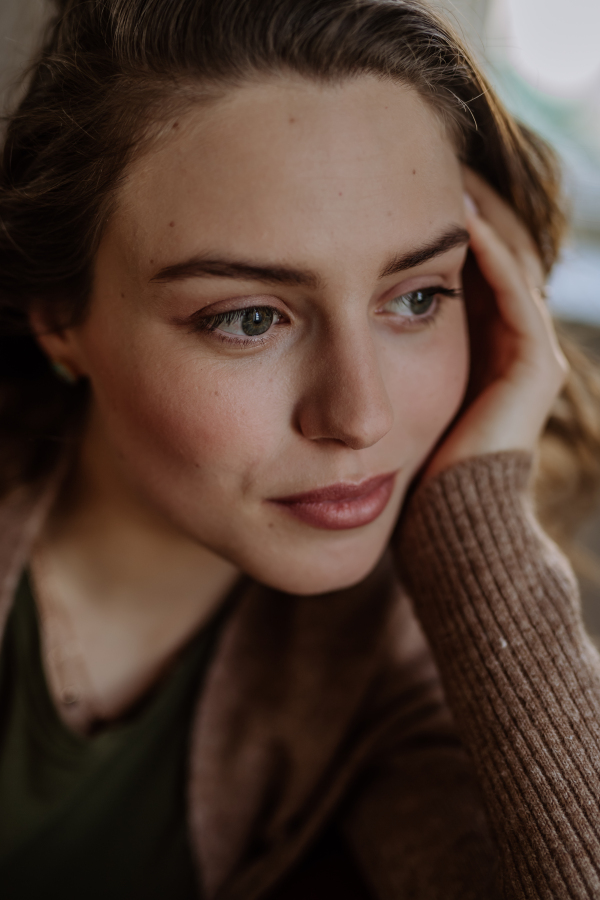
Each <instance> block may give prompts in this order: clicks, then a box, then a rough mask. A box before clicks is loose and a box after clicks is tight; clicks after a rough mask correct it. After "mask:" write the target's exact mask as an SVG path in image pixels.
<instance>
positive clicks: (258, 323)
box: [240, 306, 274, 335]
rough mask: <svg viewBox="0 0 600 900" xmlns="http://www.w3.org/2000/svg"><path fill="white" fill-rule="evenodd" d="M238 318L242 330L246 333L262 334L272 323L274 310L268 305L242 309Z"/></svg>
mask: <svg viewBox="0 0 600 900" xmlns="http://www.w3.org/2000/svg"><path fill="white" fill-rule="evenodd" d="M242 312H243V315H242V317H241V319H240V325H241V326H242V331H243V332H244V334H247V335H255V334H264V333H265V331H268V330H269V328H270V327H271V325H272V324H273V313H274V310H272V309H270V308H269V307H268V306H259V307H254V308H253V309H244V310H243V311H242Z"/></svg>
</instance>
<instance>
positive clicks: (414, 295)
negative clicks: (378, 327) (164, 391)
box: [404, 291, 433, 316]
mask: <svg viewBox="0 0 600 900" xmlns="http://www.w3.org/2000/svg"><path fill="white" fill-rule="evenodd" d="M432 303H433V294H428V293H426V292H425V291H411V292H410V294H407V295H406V297H405V298H404V305H405V306H406V307H408V309H409V310H410V311H411V313H414V315H416V316H419V315H421V316H422V315H423V313H426V312H427V310H428V309H429V308H430V306H431V304H432Z"/></svg>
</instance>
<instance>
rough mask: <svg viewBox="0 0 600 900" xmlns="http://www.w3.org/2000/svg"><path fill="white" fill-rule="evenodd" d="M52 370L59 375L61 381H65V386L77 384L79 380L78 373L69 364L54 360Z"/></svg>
mask: <svg viewBox="0 0 600 900" xmlns="http://www.w3.org/2000/svg"><path fill="white" fill-rule="evenodd" d="M52 369H53V370H54V374H55V375H57V376H58V378H60V380H61V381H64V382H65V384H75V383H76V382H77V381H78V380H79V377H78V375H77V373H76V372H75V370H74V369H72V368H71V366H70V365H69V364H68V363H65V362H59V361H58V360H57V359H53V360H52Z"/></svg>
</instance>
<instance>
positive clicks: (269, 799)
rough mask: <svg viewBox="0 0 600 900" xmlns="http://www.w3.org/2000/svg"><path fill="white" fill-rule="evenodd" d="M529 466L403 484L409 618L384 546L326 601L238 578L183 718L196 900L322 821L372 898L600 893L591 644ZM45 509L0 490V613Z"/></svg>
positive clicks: (255, 878)
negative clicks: (240, 582)
mask: <svg viewBox="0 0 600 900" xmlns="http://www.w3.org/2000/svg"><path fill="white" fill-rule="evenodd" d="M529 470H530V458H529V457H528V456H527V455H525V454H521V453H502V454H497V455H490V456H486V457H480V458H478V459H473V460H469V461H467V462H464V463H461V464H459V465H457V466H455V467H453V468H451V469H449V470H447V471H446V472H443V473H441V474H440V475H438V476H437V477H436V478H435V479H433V480H431V481H430V482H428V483H426V484H425V485H424V486H422V487H421V488H419V489H418V490H417V491H416V492H415V494H414V495H413V497H412V498H411V500H410V502H409V503H408V504H407V507H406V509H405V511H404V515H403V519H402V522H401V526H400V528H399V531H398V534H397V535H396V536H395V538H394V543H393V547H392V550H393V553H394V555H395V563H396V568H397V570H398V572H399V573H400V576H401V579H402V581H403V582H404V583H405V585H406V587H407V588H408V592H409V593H410V595H411V596H412V598H413V603H414V609H415V610H416V613H417V616H418V619H420V622H421V625H422V628H421V627H420V626H419V623H418V621H417V619H416V618H415V615H414V613H413V607H412V606H411V603H410V602H409V601H408V599H407V595H406V593H403V592H399V591H398V588H397V582H395V580H394V578H393V574H392V570H391V567H390V565H389V560H388V561H386V560H384V561H383V562H382V564H381V565H380V566H379V567H378V568H377V570H376V571H375V572H374V573H373V574H372V575H371V576H369V578H367V579H366V580H365V581H364V582H363V583H362V584H360V585H358V586H356V587H355V588H352V589H348V590H345V591H339V592H336V593H334V594H329V595H325V596H320V597H304V598H302V597H292V596H289V595H284V594H281V593H280V592H277V591H272V590H269V589H267V588H264V587H262V586H260V585H256V584H252V583H249V584H248V585H247V586H246V588H245V589H244V591H243V594H242V597H241V599H240V602H239V603H238V606H237V607H236V610H235V613H234V615H232V617H231V619H230V621H229V622H228V624H227V627H226V629H225V632H224V634H223V638H222V641H221V643H220V646H219V648H218V651H217V654H216V656H215V659H214V662H213V665H212V668H211V671H210V673H209V676H208V679H207V682H206V684H205V688H204V691H203V693H202V695H201V696H200V697H199V698H198V706H197V713H196V717H195V722H194V725H193V730H192V741H191V748H190V780H189V788H188V791H189V793H188V796H189V821H190V831H191V837H192V842H193V845H194V848H195V853H196V856H197V859H198V867H199V875H200V878H201V881H202V883H203V887H204V892H205V894H206V896H207V897H208V898H216V900H258V898H260V897H262V896H264V895H265V894H266V893H267V892H268V891H269V889H270V888H271V887H272V886H273V885H274V884H276V883H277V881H278V880H279V879H281V878H282V876H284V875H285V873H286V871H289V870H290V868H291V867H292V866H293V865H294V862H295V861H296V860H297V859H298V858H299V857H300V856H301V855H302V853H303V852H304V851H305V849H306V848H307V847H308V846H309V845H310V844H311V842H312V841H314V839H315V837H316V836H317V835H318V834H319V832H320V830H321V829H322V827H323V826H324V825H326V823H327V822H329V821H331V820H332V819H334V820H336V821H337V822H339V823H340V827H341V828H342V829H343V831H344V833H345V834H346V836H347V838H348V839H349V841H350V842H351V844H352V846H353V849H354V852H355V855H356V857H357V859H358V861H359V863H360V865H361V867H362V869H363V871H364V873H365V877H366V879H367V881H368V883H369V884H370V886H371V888H372V890H373V892H374V895H375V896H376V897H377V898H379V900H475V898H478V900H479V898H482V900H492V898H493V900H496V898H503V900H517V898H519V900H525V898H527V900H533V898H544V900H551V898H552V900H566V898H577V900H583V898H587V900H589V898H600V815H599V812H598V807H599V801H600V752H599V750H600V660H599V658H598V656H597V654H596V652H595V650H594V649H593V647H592V645H591V644H590V641H589V639H588V638H587V636H586V635H585V632H584V630H583V627H582V624H581V616H580V609H579V605H578V599H577V590H576V585H575V582H574V579H573V576H572V573H571V571H570V569H569V567H568V564H567V563H566V562H565V560H564V558H563V557H562V556H561V554H560V553H559V551H558V550H557V549H556V547H555V546H554V545H553V544H552V543H551V542H550V541H549V540H548V539H547V538H546V537H545V536H544V535H543V533H542V532H541V531H540V529H539V526H538V525H537V523H536V522H535V519H534V517H533V515H532V512H531V508H530V501H529V499H528V494H527V482H528V477H529ZM45 506H47V499H44V498H41V499H40V498H35V497H28V496H27V495H26V494H24V493H21V494H15V496H13V497H12V498H9V500H8V501H6V502H5V503H4V505H3V506H0V624H1V623H2V622H3V621H4V619H5V616H6V614H7V611H8V609H9V607H10V603H11V601H12V594H13V592H14V586H15V583H16V579H17V578H18V575H19V573H20V571H21V569H22V567H23V565H24V564H25V563H26V561H27V558H28V554H29V552H30V547H31V543H32V541H33V540H34V539H35V534H36V531H37V529H38V528H39V526H40V524H41V522H42V521H43V511H44V508H45ZM423 632H425V634H426V638H425V637H424V636H423ZM432 653H433V655H432ZM440 675H441V681H440ZM0 802H1V798H0ZM490 832H491V837H490ZM336 900H337V898H336Z"/></svg>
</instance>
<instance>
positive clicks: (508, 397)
mask: <svg viewBox="0 0 600 900" xmlns="http://www.w3.org/2000/svg"><path fill="white" fill-rule="evenodd" d="M464 176H465V189H466V191H467V192H468V195H469V197H471V198H472V200H473V202H474V205H475V207H476V209H471V208H469V207H470V206H471V204H470V203H469V202H468V201H467V202H466V204H465V205H466V207H467V228H468V230H469V232H470V235H471V251H472V253H473V256H474V259H475V261H476V263H477V269H478V272H475V273H473V272H472V273H471V284H469V283H468V281H469V273H468V271H467V269H465V273H464V278H465V285H464V287H465V296H466V300H467V310H468V312H469V309H470V308H471V307H472V308H473V311H474V316H471V323H470V324H471V328H472V330H473V328H475V332H476V333H475V341H474V342H473V340H472V354H473V361H472V365H473V367H474V369H475V370H477V367H478V362H479V363H481V359H482V357H483V356H485V357H486V358H485V370H484V371H483V372H480V373H479V375H478V377H477V378H476V381H478V382H479V383H476V384H475V385H473V384H471V386H470V387H471V389H470V390H469V391H468V395H469V396H473V399H472V400H471V402H467V404H466V405H465V406H464V407H463V412H462V414H461V415H459V417H458V418H457V420H456V422H455V424H454V426H453V427H452V428H451V430H450V432H449V433H448V435H447V437H446V438H445V439H444V440H443V441H442V443H441V445H440V446H439V448H438V450H437V451H435V452H434V454H433V456H432V459H431V462H430V463H429V465H428V466H427V468H426V470H425V475H424V477H425V478H430V477H432V476H433V475H435V474H437V473H438V472H440V471H442V470H443V469H447V468H448V467H449V466H451V465H453V464H454V463H457V462H459V461H460V460H463V459H467V458H469V457H472V456H479V455H481V454H483V453H494V452H497V451H501V450H529V451H533V450H534V449H535V447H536V444H537V441H538V439H539V437H540V434H541V431H542V429H543V427H544V424H545V422H546V419H547V418H548V415H549V413H550V409H551V407H552V404H553V403H554V400H555V399H556V396H557V395H558V393H559V391H560V389H561V387H562V386H563V384H564V382H565V379H566V377H567V374H568V364H567V361H566V359H565V357H564V356H563V354H562V351H561V349H560V347H559V345H558V340H557V338H556V334H555V332H554V328H553V325H552V319H551V317H550V313H549V312H548V309H547V307H546V304H545V303H544V299H543V298H544V293H543V288H544V281H545V275H544V270H543V267H542V264H541V261H540V258H539V254H538V252H537V249H536V247H535V244H534V243H533V240H532V238H531V236H530V234H529V233H528V231H527V229H526V228H525V226H524V225H523V223H522V222H521V220H520V219H519V218H518V216H517V215H516V213H515V212H514V211H513V210H512V209H511V207H510V206H509V205H508V204H507V203H506V201H504V200H503V199H502V198H501V197H500V196H499V195H498V194H497V193H496V192H495V191H494V190H493V189H492V188H491V187H490V186H489V185H488V184H487V183H486V182H485V181H484V180H483V179H482V178H481V177H480V176H478V175H476V174H475V173H474V172H472V171H471V170H470V169H465V170H464ZM473 282H474V283H473ZM469 287H470V288H471V291H469ZM473 290H475V292H476V293H475V295H474V294H473ZM485 294H488V298H487V303H485V299H486V298H485ZM490 295H491V296H490ZM482 302H483V304H484V306H485V307H487V312H485V313H484V314H483V316H482V315H481V312H480V314H479V315H478V314H477V310H478V309H479V310H480V311H481V307H482ZM484 321H487V324H486V325H485V326H484V327H485V330H486V334H481V335H478V334H477V325H478V323H479V324H480V325H482V324H483V322H484ZM472 337H473V335H472ZM480 338H481V339H480ZM486 338H487V339H489V342H490V345H489V348H488V349H489V352H485V349H486V348H485V344H486ZM477 356H478V358H477ZM473 387H475V394H474V395H473V390H472V388H473Z"/></svg>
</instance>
